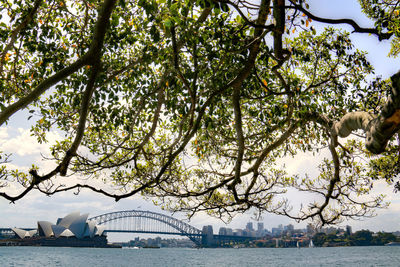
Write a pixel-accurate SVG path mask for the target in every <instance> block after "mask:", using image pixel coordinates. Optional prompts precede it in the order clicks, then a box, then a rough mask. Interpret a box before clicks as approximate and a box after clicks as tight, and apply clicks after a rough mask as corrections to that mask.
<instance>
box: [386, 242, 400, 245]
mask: <svg viewBox="0 0 400 267" xmlns="http://www.w3.org/2000/svg"><path fill="white" fill-rule="evenodd" d="M385 246H400V242H389V243H387V244H385Z"/></svg>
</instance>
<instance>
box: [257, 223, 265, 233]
mask: <svg viewBox="0 0 400 267" xmlns="http://www.w3.org/2000/svg"><path fill="white" fill-rule="evenodd" d="M262 230H264V223H262V222H259V223H257V231H259V232H261V231H262Z"/></svg>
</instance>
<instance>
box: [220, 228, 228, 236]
mask: <svg viewBox="0 0 400 267" xmlns="http://www.w3.org/2000/svg"><path fill="white" fill-rule="evenodd" d="M218 234H219V235H227V231H226V228H225V227H220V228H219V231H218Z"/></svg>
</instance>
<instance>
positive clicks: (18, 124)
mask: <svg viewBox="0 0 400 267" xmlns="http://www.w3.org/2000/svg"><path fill="white" fill-rule="evenodd" d="M309 3H310V6H311V11H312V12H314V11H315V13H318V14H319V15H320V16H325V17H332V18H343V17H347V18H353V19H354V20H356V21H357V22H359V23H360V24H361V25H362V26H369V25H371V21H369V20H368V19H367V18H365V16H363V15H362V14H361V12H360V9H359V5H358V2H357V1H356V0H336V1H335V0H313V1H309ZM314 25H315V26H316V27H317V28H320V25H317V24H315V23H314ZM340 27H341V26H340ZM344 28H345V29H347V30H351V27H344ZM352 39H353V41H354V43H355V44H356V46H357V47H358V48H360V49H361V50H366V51H368V53H369V55H368V58H369V60H370V61H371V62H372V63H373V65H374V66H375V68H376V73H377V74H378V75H382V76H383V77H384V78H387V77H390V76H391V75H392V74H394V73H395V72H397V71H398V70H399V69H400V64H399V59H393V58H387V54H388V52H389V50H390V45H389V42H388V41H385V42H379V41H378V40H377V38H375V37H373V36H368V35H367V34H353V35H352ZM24 117H25V116H23V115H16V116H14V117H13V118H12V119H11V121H10V123H9V124H8V125H6V126H3V127H2V128H0V149H1V150H3V151H6V152H12V153H14V154H15V156H16V157H15V159H16V160H15V161H14V162H13V164H14V165H15V166H16V167H18V168H20V169H24V168H25V169H27V168H28V167H29V166H30V165H31V164H32V163H35V164H38V165H41V166H47V167H49V165H50V164H51V163H49V162H46V161H43V160H42V158H41V155H40V153H39V152H44V153H47V152H46V146H44V147H43V146H39V145H38V144H36V142H35V140H34V139H33V138H32V137H30V134H29V126H28V125H26V122H25V121H24ZM49 138H50V139H51V140H55V139H57V138H58V134H57V133H52V134H51V135H50V136H49ZM314 162H315V158H313V157H312V156H311V155H307V154H304V155H303V154H301V155H299V156H298V157H296V158H295V159H287V160H286V161H285V162H284V163H285V165H286V166H287V168H288V170H289V171H290V172H300V173H304V172H308V173H313V172H315V168H314V167H310V166H315V164H314ZM376 189H378V191H381V192H385V193H386V194H388V199H389V200H390V201H391V202H392V205H391V206H390V207H389V209H387V210H381V211H378V216H377V217H375V218H372V219H365V220H363V221H351V222H345V223H344V224H343V225H346V224H350V225H352V226H353V228H354V229H371V230H373V231H381V230H384V231H395V230H400V223H399V222H400V200H399V199H400V195H398V194H397V195H396V194H393V192H392V191H393V188H392V187H388V186H386V185H385V184H383V183H382V184H378V185H377V188H376ZM129 209H142V210H151V211H156V212H162V211H161V210H160V209H159V208H158V207H156V206H154V205H153V204H152V203H151V202H146V201H144V200H143V199H141V198H140V197H139V196H138V197H132V198H129V199H122V200H120V201H119V202H115V201H113V200H112V199H109V198H107V197H104V196H102V195H98V194H94V193H92V192H89V191H82V192H81V193H80V194H79V195H74V194H73V192H65V193H60V194H58V195H55V196H52V197H47V196H45V195H42V194H40V193H38V192H32V193H30V194H28V195H27V196H26V197H25V198H23V199H22V200H20V201H17V202H16V204H10V203H8V201H6V200H4V199H2V198H0V211H1V212H0V215H1V216H0V227H13V226H17V227H33V226H35V224H36V221H38V220H48V221H51V222H55V221H56V220H57V218H58V217H63V216H65V215H66V214H68V213H70V212H73V211H81V212H82V213H86V212H88V213H90V215H91V216H95V215H99V214H102V213H107V212H112V211H118V210H129ZM175 216H177V217H178V218H184V215H183V214H176V215H175ZM251 217H252V214H251V213H249V214H243V215H238V216H236V217H235V218H234V220H233V221H232V222H231V224H230V225H229V227H232V228H244V227H245V225H246V223H247V222H248V221H249V220H250V219H251ZM262 221H263V222H264V225H265V227H266V228H269V229H270V228H271V227H274V226H276V225H278V224H288V223H293V222H292V221H290V220H289V219H287V218H285V217H278V216H275V215H270V214H265V215H264V216H263V219H262ZM190 223H191V224H192V225H193V226H196V227H198V228H201V227H202V226H203V225H206V224H213V225H214V227H215V231H216V230H217V229H218V227H220V226H225V225H224V223H223V222H221V221H220V220H217V219H215V218H210V217H208V216H207V215H204V214H199V215H197V216H195V217H194V218H193V219H192V221H191V222H190ZM304 225H305V224H304V223H303V224H301V225H300V226H301V227H304ZM113 238H114V237H112V238H111V240H112V239H113ZM120 238H121V237H115V239H120ZM124 238H126V237H124Z"/></svg>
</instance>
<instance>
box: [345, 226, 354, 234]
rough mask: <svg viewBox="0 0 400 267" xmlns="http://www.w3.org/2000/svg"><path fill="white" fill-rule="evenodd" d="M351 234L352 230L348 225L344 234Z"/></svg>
mask: <svg viewBox="0 0 400 267" xmlns="http://www.w3.org/2000/svg"><path fill="white" fill-rule="evenodd" d="M352 233H353V230H352V228H351V226H350V225H346V234H348V235H351V234H352Z"/></svg>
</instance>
